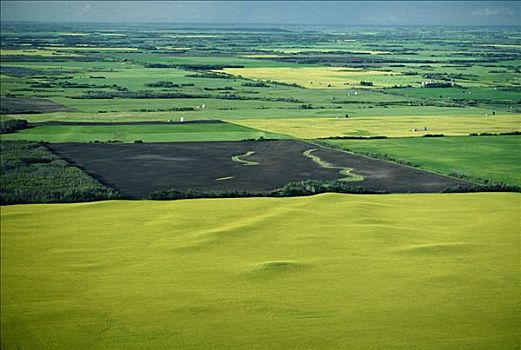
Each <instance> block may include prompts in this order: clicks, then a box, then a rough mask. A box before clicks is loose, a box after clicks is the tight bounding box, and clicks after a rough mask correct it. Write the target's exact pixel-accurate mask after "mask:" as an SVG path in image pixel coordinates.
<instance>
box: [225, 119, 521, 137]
mask: <svg viewBox="0 0 521 350" xmlns="http://www.w3.org/2000/svg"><path fill="white" fill-rule="evenodd" d="M234 123H236V124H239V125H244V126H248V127H250V128H255V129H260V130H265V131H270V132H274V133H280V134H286V135H291V136H294V137H299V138H305V139H313V138H321V137H334V136H388V137H415V136H423V135H426V134H444V135H468V134H470V133H483V132H494V133H500V132H512V131H521V115H518V114H503V115H496V116H494V117H492V116H489V117H485V116H474V117H470V116H449V115H446V116H421V117H370V118H363V117H361V118H348V119H345V118H335V119H331V118H305V119H304V118H302V119H297V118H295V119H278V120H264V119H244V120H234ZM425 128H427V130H425Z"/></svg>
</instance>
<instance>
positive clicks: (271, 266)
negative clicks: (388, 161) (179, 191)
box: [0, 193, 521, 350]
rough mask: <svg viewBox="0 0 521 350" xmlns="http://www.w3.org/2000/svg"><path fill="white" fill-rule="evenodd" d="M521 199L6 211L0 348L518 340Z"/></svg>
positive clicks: (476, 345)
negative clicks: (0, 341)
mask: <svg viewBox="0 0 521 350" xmlns="http://www.w3.org/2000/svg"><path fill="white" fill-rule="evenodd" d="M520 200H521V195H519V194H515V193H478V194H445V195H441V194H428V195H426V194H417V195H410V194H409V195H339V194H323V195H319V196H311V197H295V198H243V199H237V198H234V199H203V200H179V201H105V202H95V203H74V204H50V205H49V204H43V205H42V204H35V205H14V206H7V207H2V211H1V219H2V220H1V221H0V224H1V238H2V241H1V243H2V244H1V245H0V248H1V256H2V264H1V280H2V283H1V284H0V287H1V293H2V298H1V299H0V301H1V309H2V312H1V313H0V316H1V329H2V338H1V339H2V344H1V347H2V349H6V350H8V349H42V350H45V349H53V350H54V349H154V350H156V349H194V350H195V349H226V350H228V349H234V350H241V349H245V350H246V349H248V350H249V349H317V350H318V349H324V350H331V349H364V350H377V349H378V350H379V349H401V350H402V349H410V350H412V349H422V350H453V349H458V350H476V349H516V348H517V346H518V345H519V327H520V326H521V321H520V313H519V307H520V294H519V261H520V260H519V259H520V250H519V244H520V235H519V229H520V223H519V219H518V214H519V205H520ZM324 335H327V336H324Z"/></svg>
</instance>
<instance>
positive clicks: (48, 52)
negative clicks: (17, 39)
mask: <svg viewBox="0 0 521 350" xmlns="http://www.w3.org/2000/svg"><path fill="white" fill-rule="evenodd" d="M55 49H56V47H52V48H48V49H45V50H42V49H21V50H20V49H12V50H11V49H8V50H4V49H2V50H0V56H41V57H54V56H66V57H74V56H78V55H76V54H73V53H68V52H58V51H56V50H55Z"/></svg>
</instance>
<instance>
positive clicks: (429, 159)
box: [327, 136, 521, 186]
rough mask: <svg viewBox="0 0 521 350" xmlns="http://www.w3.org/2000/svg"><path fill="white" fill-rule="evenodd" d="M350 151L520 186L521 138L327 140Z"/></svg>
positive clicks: (441, 171)
mask: <svg viewBox="0 0 521 350" xmlns="http://www.w3.org/2000/svg"><path fill="white" fill-rule="evenodd" d="M327 143H328V144H331V145H333V146H337V147H341V148H344V149H347V150H351V151H355V152H356V151H358V152H360V151H361V152H370V153H379V154H387V155H389V156H391V157H392V158H394V159H401V160H406V161H410V162H412V163H414V164H417V165H419V166H420V167H422V168H424V169H428V170H432V171H436V172H439V173H442V174H460V175H467V176H471V177H476V178H479V177H480V178H486V179H489V180H493V181H495V182H505V183H510V184H516V185H520V186H521V137H520V136H480V137H469V136H464V137H436V138H423V137H422V138H419V137H414V138H413V137H408V138H393V139H383V140H328V141H327Z"/></svg>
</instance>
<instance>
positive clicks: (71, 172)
mask: <svg viewBox="0 0 521 350" xmlns="http://www.w3.org/2000/svg"><path fill="white" fill-rule="evenodd" d="M0 154H1V157H0V159H1V161H0V183H1V187H0V204H17V203H52V202H84V201H94V200H102V199H117V198H121V195H120V194H119V193H117V192H116V191H115V190H113V189H111V188H108V187H106V186H104V185H103V184H101V183H100V182H98V181H97V180H95V179H93V178H92V177H90V176H88V175H87V174H85V173H84V172H83V171H82V170H81V169H79V168H76V167H73V166H71V165H69V163H67V162H66V161H64V160H62V159H60V158H58V157H57V156H55V155H54V154H53V153H51V152H50V151H49V150H48V149H47V148H46V147H45V146H44V145H43V144H40V143H35V142H20V141H2V142H0Z"/></svg>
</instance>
